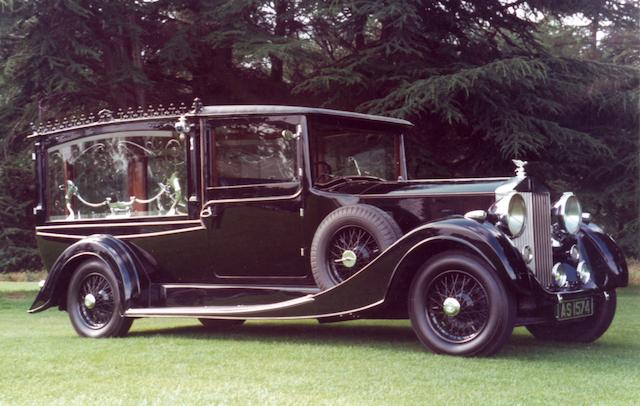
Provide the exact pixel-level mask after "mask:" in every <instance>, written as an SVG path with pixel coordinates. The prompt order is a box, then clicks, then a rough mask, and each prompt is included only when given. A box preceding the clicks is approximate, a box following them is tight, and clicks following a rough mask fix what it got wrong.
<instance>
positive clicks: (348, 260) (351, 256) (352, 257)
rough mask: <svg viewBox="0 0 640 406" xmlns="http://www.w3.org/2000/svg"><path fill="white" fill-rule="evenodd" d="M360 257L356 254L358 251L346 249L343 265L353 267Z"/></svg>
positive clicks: (343, 255) (343, 253)
mask: <svg viewBox="0 0 640 406" xmlns="http://www.w3.org/2000/svg"><path fill="white" fill-rule="evenodd" d="M357 259H358V257H357V256H356V253H355V252H353V251H351V250H344V251H343V252H342V259H341V262H342V265H344V266H346V267H347V268H353V267H354V266H355V264H356V261H357Z"/></svg>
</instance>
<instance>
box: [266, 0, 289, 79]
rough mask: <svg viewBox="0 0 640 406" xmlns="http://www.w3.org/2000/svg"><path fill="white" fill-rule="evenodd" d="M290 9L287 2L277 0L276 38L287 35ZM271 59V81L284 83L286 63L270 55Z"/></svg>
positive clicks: (274, 30)
mask: <svg viewBox="0 0 640 406" xmlns="http://www.w3.org/2000/svg"><path fill="white" fill-rule="evenodd" d="M288 8H289V2H288V1H287V0H276V2H275V11H276V25H275V27H274V29H273V34H274V35H275V36H276V37H281V38H284V37H286V35H287V20H288V18H287V10H288ZM269 58H270V59H271V79H272V80H273V81H275V82H282V78H283V76H284V63H283V62H282V59H281V58H279V57H277V56H276V55H273V54H272V55H270V57H269Z"/></svg>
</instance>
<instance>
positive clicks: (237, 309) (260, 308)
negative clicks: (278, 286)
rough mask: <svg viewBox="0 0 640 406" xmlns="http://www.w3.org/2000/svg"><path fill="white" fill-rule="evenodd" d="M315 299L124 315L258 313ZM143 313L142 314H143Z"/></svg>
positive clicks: (131, 311) (132, 311)
mask: <svg viewBox="0 0 640 406" xmlns="http://www.w3.org/2000/svg"><path fill="white" fill-rule="evenodd" d="M314 300H315V299H314V298H313V296H312V295H306V296H303V297H299V298H295V299H291V300H287V301H284V302H279V303H270V304H264V305H247V306H201V307H195V306H192V307H188V306H186V307H156V308H146V309H129V310H127V311H126V312H125V313H124V315H125V316H128V317H138V316H141V315H144V314H147V313H152V314H155V315H159V316H162V315H187V314H193V315H200V314H210V315H215V314H221V315H233V314H237V313H247V312H248V313H256V312H265V311H269V310H279V309H287V308H290V307H293V306H298V305H301V304H304V303H309V302H313V301H314ZM141 313H142V314H141Z"/></svg>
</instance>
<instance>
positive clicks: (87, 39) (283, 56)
mask: <svg viewBox="0 0 640 406" xmlns="http://www.w3.org/2000/svg"><path fill="white" fill-rule="evenodd" d="M576 13H579V14H580V15H582V16H583V19H582V20H581V21H580V23H584V24H583V25H582V26H580V25H576V24H573V25H567V24H566V23H563V21H565V20H564V19H565V18H566V17H568V16H574V15H576ZM638 15H639V9H638V5H637V3H635V2H631V1H626V0H611V1H607V2H576V1H548V0H526V1H517V0H514V1H503V0H482V1H481V0H469V1H459V0H443V1H432V0H393V1H388V0H332V1H317V0H273V1H262V0H212V1H206V0H158V1H153V2H150V1H125V0H110V1H108V0H55V1H49V0H12V1H0V134H1V135H0V153H2V154H3V157H4V159H5V163H4V164H3V168H4V167H7V168H12V169H11V170H10V171H9V169H7V170H8V171H9V172H7V173H10V174H9V175H7V176H3V182H6V184H3V186H2V188H0V201H1V202H2V204H4V205H5V206H3V207H6V208H8V210H9V211H11V210H14V211H15V210H18V211H19V212H20V213H22V212H25V213H27V212H28V211H29V209H28V207H25V208H21V209H17V208H18V207H22V206H21V205H23V204H27V203H26V202H28V201H30V198H29V197H28V196H30V195H29V194H28V193H27V190H23V189H20V190H13V189H11V188H15V187H17V186H15V185H14V183H16V184H19V183H20V182H22V180H16V179H23V178H22V176H23V175H24V176H26V175H25V174H26V173H28V172H29V170H27V169H28V162H26V161H24V159H23V158H22V157H23V156H24V154H23V153H21V152H19V151H25V150H28V149H30V145H29V144H28V143H27V142H25V138H24V134H26V133H27V132H28V131H29V128H28V123H29V122H31V121H44V120H48V119H52V118H55V117H59V116H61V115H71V114H77V113H80V112H84V113H93V112H96V111H98V110H100V109H101V108H104V107H109V108H112V109H114V108H116V109H117V108H122V107H128V106H140V105H146V104H150V103H153V104H156V103H170V102H176V101H185V100H189V99H192V98H193V97H194V96H196V95H197V96H199V97H201V98H202V99H203V100H204V101H205V103H206V104H233V103H238V104H243V103H264V104H268V103H281V104H298V105H300V104H302V105H314V106H317V105H324V106H328V107H333V108H342V109H348V110H359V111H364V112H371V113H380V114H386V115H393V116H398V117H404V118H408V119H410V120H412V121H413V122H414V123H415V124H416V130H415V133H414V134H413V137H412V138H411V139H410V140H409V143H410V146H411V148H410V156H409V159H410V169H411V171H412V174H413V175H414V176H420V177H450V176H486V175H503V174H508V173H510V172H511V171H512V164H511V162H510V159H512V158H515V157H518V158H521V159H526V160H529V161H531V162H535V163H533V164H531V168H530V171H531V172H534V173H536V174H538V175H540V176H541V177H543V178H544V179H545V180H547V181H549V182H550V183H551V184H552V185H553V186H555V187H557V189H558V190H575V191H578V192H579V197H580V198H581V199H582V200H583V202H584V203H585V206H586V207H585V208H586V209H587V210H590V211H592V212H593V214H594V215H595V217H596V221H597V222H598V223H602V224H604V225H605V226H606V229H607V231H609V232H612V233H613V234H614V235H615V236H616V237H617V238H618V240H619V241H620V243H621V244H622V245H623V246H624V247H625V250H626V252H627V253H629V254H633V255H636V256H637V255H640V248H638V240H639V238H638V237H637V236H638V228H639V227H640V226H639V224H638V221H639V217H640V216H639V214H638V213H639V211H640V189H639V186H638V185H639V178H640V172H639V171H640V169H639V165H638V160H639V159H640V156H639V153H638V148H639V145H638V142H639V141H638V134H639V126H640V121H639V117H638V105H639V92H640V83H639V66H640V65H639V64H640V51H639V49H640V42H639V40H638V38H640V35H638V19H637V16H638ZM488 157H489V158H490V159H488ZM3 170H4V169H3ZM27 184H30V182H29V183H27ZM11 185H13V186H11ZM10 190H13V192H11V193H10V192H9V191H10ZM14 192H15V193H14ZM29 193H30V192H29ZM10 199H16V200H17V201H19V202H22V203H15V202H11V201H10ZM3 210H4V209H3ZM24 216H26V217H17V218H19V219H21V220H19V221H18V222H16V223H9V222H7V223H4V221H5V220H3V231H2V233H3V235H9V234H10V235H11V237H9V238H8V239H7V238H4V240H3V241H7V242H6V245H3V246H2V248H0V258H5V257H8V258H17V256H15V255H14V254H11V255H8V256H7V255H6V254H5V252H9V251H11V250H14V251H11V252H18V251H20V250H21V249H23V248H24V249H31V248H29V247H31V246H32V245H30V244H32V239H31V237H28V238H27V236H30V235H31V234H30V233H31V231H30V227H31V224H29V223H27V222H26V219H27V218H28V219H30V215H29V214H28V213H27V214H25V215H24ZM11 218H13V217H11ZM29 221H30V220H29ZM12 224H13V225H12ZM24 225H27V226H28V227H25V226H24ZM22 230H29V231H22ZM16 250H17V251H16ZM20 252H23V251H20ZM32 252H33V251H29V252H27V251H24V253H25V255H26V256H28V255H31V253H32ZM18 262H19V261H18ZM18 262H16V264H17V263H18ZM32 265H33V264H28V266H32ZM16 266H18V265H16ZM22 266H27V264H24V265H22Z"/></svg>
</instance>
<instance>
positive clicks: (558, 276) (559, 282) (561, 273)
mask: <svg viewBox="0 0 640 406" xmlns="http://www.w3.org/2000/svg"><path fill="white" fill-rule="evenodd" d="M551 276H553V282H554V283H555V285H556V286H558V287H560V288H561V287H563V286H565V285H566V284H567V273H566V272H565V270H564V267H563V266H562V264H561V263H560V262H558V263H557V264H555V265H554V266H553V268H552V269H551Z"/></svg>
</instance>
